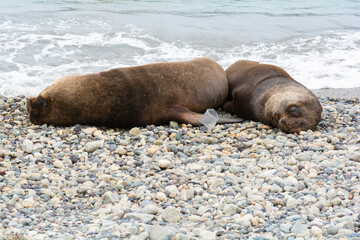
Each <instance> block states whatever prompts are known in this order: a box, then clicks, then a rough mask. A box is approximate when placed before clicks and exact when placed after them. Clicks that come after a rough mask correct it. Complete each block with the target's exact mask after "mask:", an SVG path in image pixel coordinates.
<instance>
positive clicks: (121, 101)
mask: <svg viewBox="0 0 360 240" xmlns="http://www.w3.org/2000/svg"><path fill="white" fill-rule="evenodd" d="M227 94H228V83H227V80H226V75H225V72H224V70H223V69H222V67H221V66H220V65H218V64H217V63H216V62H214V61H212V60H211V59H208V58H199V59H195V60H193V61H187V62H172V63H156V64H149V65H144V66H137V67H127V68H117V69H113V70H110V71H106V72H100V73H97V74H88V75H81V76H70V77H64V78H61V79H59V80H57V81H55V82H54V83H53V84H52V85H50V86H49V87H47V88H46V89H45V90H43V91H42V92H41V93H40V94H39V96H38V97H36V98H30V99H29V100H28V103H27V109H28V112H29V115H30V121H31V122H32V123H34V124H44V123H47V124H53V125H56V126H69V125H74V124H89V125H97V126H108V127H118V128H129V127H133V126H145V125H148V124H155V125H157V124H162V123H167V122H169V121H170V120H173V121H178V122H183V123H190V124H194V125H200V124H201V123H200V122H199V120H200V118H201V116H202V114H200V113H202V112H204V111H205V110H206V109H208V108H217V107H220V106H221V105H222V104H223V103H224V101H225V100H226V97H227ZM239 121H241V119H232V118H226V117H222V118H219V121H218V123H226V122H239Z"/></svg>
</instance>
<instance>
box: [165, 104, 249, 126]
mask: <svg viewBox="0 0 360 240" xmlns="http://www.w3.org/2000/svg"><path fill="white" fill-rule="evenodd" d="M170 112H171V118H170V119H171V120H174V121H177V122H181V123H190V124H191V125H193V126H201V125H204V124H203V123H201V121H200V119H201V117H202V116H203V115H204V114H201V113H196V112H192V111H190V110H189V109H188V108H185V107H175V108H172V109H170ZM242 121H244V120H243V119H241V118H230V117H219V118H218V120H217V122H216V123H217V124H224V123H239V122H242Z"/></svg>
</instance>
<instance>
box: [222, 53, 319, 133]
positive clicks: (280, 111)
mask: <svg viewBox="0 0 360 240" xmlns="http://www.w3.org/2000/svg"><path fill="white" fill-rule="evenodd" d="M225 72H226V77H227V79H228V81H229V96H228V100H227V101H226V102H225V104H224V106H223V108H224V109H225V110H226V111H229V112H231V113H233V114H236V115H237V116H239V117H242V118H244V119H251V120H255V121H260V122H262V123H264V124H267V125H271V126H273V127H278V128H280V129H281V130H282V131H284V132H287V133H295V132H300V131H305V130H308V129H312V130H315V128H316V126H317V125H318V123H319V121H320V119H321V112H322V107H321V105H320V102H319V100H318V99H317V98H316V96H315V95H314V94H313V93H312V92H311V91H310V90H309V89H307V88H306V87H305V86H303V85H302V84H300V83H299V82H297V81H295V80H294V79H293V78H292V77H291V76H290V75H289V74H288V73H287V72H286V71H285V70H283V69H281V68H279V67H277V66H274V65H269V64H260V63H257V62H252V61H245V60H242V61H238V62H236V63H234V64H233V65H232V66H230V67H229V68H228V69H227V70H226V71H225Z"/></svg>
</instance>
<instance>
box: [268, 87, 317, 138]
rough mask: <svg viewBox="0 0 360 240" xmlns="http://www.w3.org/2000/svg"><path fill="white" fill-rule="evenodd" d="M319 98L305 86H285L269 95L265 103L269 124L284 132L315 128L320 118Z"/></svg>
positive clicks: (297, 131)
mask: <svg viewBox="0 0 360 240" xmlns="http://www.w3.org/2000/svg"><path fill="white" fill-rule="evenodd" d="M321 112H322V107H321V105H320V103H319V100H318V99H317V98H316V96H315V95H313V94H312V93H311V92H310V91H309V90H307V89H305V88H299V87H295V88H293V89H292V88H287V89H284V90H283V91H282V92H278V93H276V94H274V95H273V96H271V97H270V98H269V100H268V102H267V103H266V104H265V115H266V116H267V118H268V120H270V122H269V123H270V125H273V126H275V127H278V128H279V129H281V130H282V131H283V132H285V133H299V132H300V131H307V130H308V129H311V130H315V129H316V126H317V125H318V123H319V122H320V119H321Z"/></svg>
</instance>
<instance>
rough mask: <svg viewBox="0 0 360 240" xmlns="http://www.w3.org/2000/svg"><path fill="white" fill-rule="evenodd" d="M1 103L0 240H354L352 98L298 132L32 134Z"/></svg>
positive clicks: (253, 128) (249, 125)
mask: <svg viewBox="0 0 360 240" xmlns="http://www.w3.org/2000/svg"><path fill="white" fill-rule="evenodd" d="M0 100H1V101H2V104H1V106H0V108H1V110H0V120H1V121H0V240H3V239H6V240H15V239H39V240H42V239H104V238H107V239H131V240H145V239H150V240H168V239H176V240H190V239H200V240H215V239H258V240H260V239H262V240H270V239H295V238H297V237H299V238H302V239H310V238H316V239H339V238H341V239H360V234H359V231H360V223H359V221H360V215H359V212H360V184H359V182H360V108H359V100H358V99H352V100H348V99H339V98H336V99H330V98H320V102H321V104H322V106H323V115H322V120H321V122H320V124H319V126H318V127H317V129H316V131H311V130H309V131H307V132H301V133H300V134H285V133H282V132H281V131H278V130H277V129H274V128H270V127H268V126H265V125H263V124H261V123H258V122H254V121H244V122H243V123H237V124H224V125H216V126H215V128H214V129H212V130H211V132H208V131H206V130H205V131H204V130H203V128H201V127H200V128H199V127H192V126H191V125H184V124H182V125H181V124H177V123H175V122H173V123H171V124H170V125H162V126H147V127H140V128H132V129H127V130H124V129H105V128H100V127H92V126H83V125H76V126H72V127H53V126H47V125H46V124H45V125H42V126H38V125H32V124H31V123H30V122H29V120H28V116H27V113H26V98H25V97H15V98H1V99H0ZM1 101H0V102H1Z"/></svg>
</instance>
